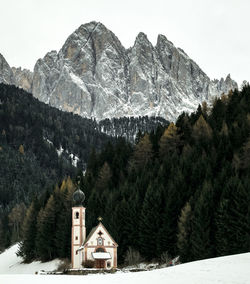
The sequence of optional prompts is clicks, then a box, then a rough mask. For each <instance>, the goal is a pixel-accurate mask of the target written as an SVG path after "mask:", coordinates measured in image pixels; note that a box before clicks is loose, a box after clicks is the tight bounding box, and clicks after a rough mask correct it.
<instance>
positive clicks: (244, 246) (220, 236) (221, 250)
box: [216, 176, 250, 255]
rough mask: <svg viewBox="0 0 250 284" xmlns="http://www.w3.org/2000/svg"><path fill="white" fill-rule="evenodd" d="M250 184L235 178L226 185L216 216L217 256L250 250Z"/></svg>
mask: <svg viewBox="0 0 250 284" xmlns="http://www.w3.org/2000/svg"><path fill="white" fill-rule="evenodd" d="M247 182H249V179H248V181H247V180H246V182H245V183H244V184H242V182H241V181H240V179H239V178H238V177H237V176H235V177H232V178H230V179H229V181H228V182H227V184H226V185H225V188H224V191H223V194H222V197H221V200H220V204H219V208H218V211H217V215H216V228H217V230H216V251H217V255H228V254H236V253H242V252H245V251H249V250H250V221H249V219H250V218H249V216H250V213H249V212H250V206H249V196H250V191H249V184H248V183H247Z"/></svg>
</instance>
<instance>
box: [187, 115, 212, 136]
mask: <svg viewBox="0 0 250 284" xmlns="http://www.w3.org/2000/svg"><path fill="white" fill-rule="evenodd" d="M192 135H193V137H194V138H195V139H196V140H197V139H210V138H211V137H212V129H211V127H210V126H209V124H208V123H207V122H206V120H205V119H204V117H203V115H202V114H201V115H200V117H199V119H198V120H197V121H196V122H195V124H194V126H193V133H192Z"/></svg>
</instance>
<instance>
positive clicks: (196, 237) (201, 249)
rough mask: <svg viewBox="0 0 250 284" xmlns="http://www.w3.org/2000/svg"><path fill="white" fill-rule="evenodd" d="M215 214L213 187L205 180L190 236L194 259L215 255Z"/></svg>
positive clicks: (196, 205)
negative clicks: (213, 219)
mask: <svg viewBox="0 0 250 284" xmlns="http://www.w3.org/2000/svg"><path fill="white" fill-rule="evenodd" d="M212 214H213V189H212V186H211V183H210V182H207V181H205V182H204V184H203V187H202V191H201V194H200V196H199V198H198V200H197V201H196V203H195V206H194V211H193V218H192V233H191V236H190V242H191V256H192V259H196V260H198V259H205V258H210V257H212V256H213V255H214V248H213V245H212V242H211V222H212V216H213V215H212Z"/></svg>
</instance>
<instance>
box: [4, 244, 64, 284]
mask: <svg viewBox="0 0 250 284" xmlns="http://www.w3.org/2000/svg"><path fill="white" fill-rule="evenodd" d="M17 250H18V245H17V244H16V245H14V246H12V247H11V248H9V249H7V250H6V251H4V252H3V253H2V254H0V283H1V284H5V282H2V281H1V274H35V272H37V271H39V270H45V271H46V270H49V271H52V270H55V269H56V268H57V267H58V265H59V264H60V260H58V259H57V260H53V261H50V262H44V263H41V262H39V261H35V262H32V263H29V264H24V263H21V262H22V258H21V257H17V256H16V252H17ZM6 283H7V282H6Z"/></svg>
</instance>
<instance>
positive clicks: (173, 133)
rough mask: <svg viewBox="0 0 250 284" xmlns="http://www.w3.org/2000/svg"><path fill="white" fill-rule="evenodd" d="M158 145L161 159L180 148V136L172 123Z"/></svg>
mask: <svg viewBox="0 0 250 284" xmlns="http://www.w3.org/2000/svg"><path fill="white" fill-rule="evenodd" d="M159 144H160V156H161V157H165V156H166V154H168V153H172V152H174V151H177V150H178V147H179V146H180V136H179V134H178V128H177V127H176V126H175V124H174V123H173V122H171V123H170V124H169V126H168V128H167V129H166V130H165V131H164V133H163V135H162V136H161V139H160V142H159Z"/></svg>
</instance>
